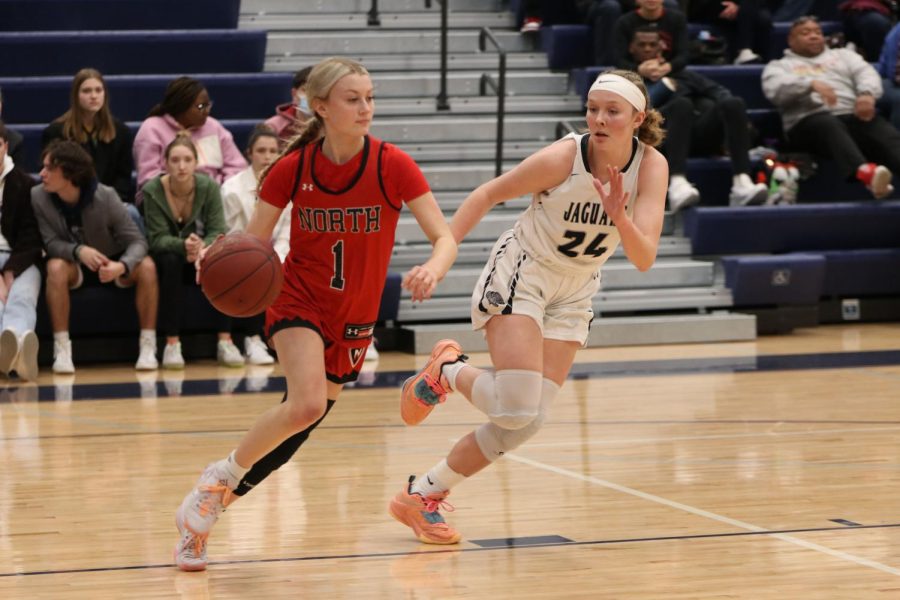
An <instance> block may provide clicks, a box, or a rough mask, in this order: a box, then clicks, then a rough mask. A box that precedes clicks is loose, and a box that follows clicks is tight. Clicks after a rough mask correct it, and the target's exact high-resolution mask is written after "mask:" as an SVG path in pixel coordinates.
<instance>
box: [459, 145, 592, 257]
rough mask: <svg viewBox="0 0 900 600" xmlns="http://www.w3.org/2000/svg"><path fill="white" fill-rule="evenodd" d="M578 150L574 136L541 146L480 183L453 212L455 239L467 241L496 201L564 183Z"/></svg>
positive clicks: (533, 192)
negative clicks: (507, 169) (510, 167)
mask: <svg viewBox="0 0 900 600" xmlns="http://www.w3.org/2000/svg"><path fill="white" fill-rule="evenodd" d="M575 150H576V149H575V141H574V140H572V139H564V140H560V141H558V142H556V143H554V144H551V145H549V146H547V147H546V148H542V149H541V150H538V151H537V152H535V153H534V154H532V155H531V156H529V157H528V158H526V159H525V160H523V161H522V162H520V163H519V164H518V165H516V166H515V167H514V168H513V169H512V170H510V171H507V172H506V173H503V174H502V175H500V176H499V177H495V178H494V179H491V180H490V181H488V182H487V183H483V184H481V185H480V186H478V187H477V188H476V189H475V191H473V192H472V193H471V194H469V195H468V196H467V197H466V199H465V200H463V203H462V204H461V205H460V207H459V208H458V209H457V210H456V214H455V215H453V220H452V221H451V222H450V231H452V232H453V237H454V239H455V240H456V241H457V242H461V241H463V239H465V237H466V236H467V235H468V234H469V232H470V231H472V229H473V228H474V227H475V226H476V225H477V224H478V223H479V221H481V219H482V218H483V217H484V215H486V214H487V212H488V211H489V210H490V209H491V208H492V207H493V206H494V205H495V204H500V203H501V202H506V201H507V200H512V199H513V198H518V197H520V196H524V195H526V194H537V193H539V192H543V191H544V190H548V189H551V188H554V187H556V186H558V185H559V184H561V183H562V182H563V181H565V180H566V178H567V177H569V175H570V169H571V167H572V162H573V161H574V160H575Z"/></svg>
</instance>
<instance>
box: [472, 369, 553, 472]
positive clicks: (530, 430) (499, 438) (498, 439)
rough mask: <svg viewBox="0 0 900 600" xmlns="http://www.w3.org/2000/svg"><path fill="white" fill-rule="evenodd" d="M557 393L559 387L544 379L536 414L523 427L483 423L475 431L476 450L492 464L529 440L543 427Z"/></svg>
mask: <svg viewBox="0 0 900 600" xmlns="http://www.w3.org/2000/svg"><path fill="white" fill-rule="evenodd" d="M558 391H559V386H558V385H556V383H554V382H553V381H550V380H549V379H546V378H544V380H543V382H542V385H541V404H540V408H539V410H538V414H537V416H536V417H535V418H534V419H532V420H531V422H530V423H528V425H526V426H525V427H522V428H520V429H504V428H502V427H499V426H497V425H496V424H495V423H485V424H484V425H482V426H481V427H479V428H478V429H476V430H475V441H476V442H478V448H479V449H480V450H481V453H482V454H484V457H485V458H487V459H488V460H489V461H491V462H493V461H495V460H497V459H498V458H500V457H501V456H503V455H504V454H506V453H507V452H512V451H513V450H515V449H516V448H518V447H519V446H521V445H522V444H524V443H525V442H526V441H528V440H529V439H531V437H532V436H534V434H536V433H537V432H538V431H539V430H540V428H541V427H542V426H543V424H544V421H545V420H546V418H547V412H548V411H549V410H550V405H551V403H552V402H553V398H554V397H556V393H557V392H558Z"/></svg>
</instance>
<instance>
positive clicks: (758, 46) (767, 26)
mask: <svg viewBox="0 0 900 600" xmlns="http://www.w3.org/2000/svg"><path fill="white" fill-rule="evenodd" d="M687 16H688V20H689V21H690V22H692V23H694V22H696V23H709V24H711V25H715V26H716V27H718V28H719V29H721V30H722V33H723V34H724V36H725V39H726V41H727V42H728V57H729V60H733V61H734V64H736V65H742V64H748V63H758V62H764V61H766V60H768V58H769V47H770V46H771V44H772V15H771V14H770V13H769V11H768V10H766V8H765V5H764V4H763V2H762V0H725V1H724V2H723V1H722V0H691V2H690V4H688V15H687Z"/></svg>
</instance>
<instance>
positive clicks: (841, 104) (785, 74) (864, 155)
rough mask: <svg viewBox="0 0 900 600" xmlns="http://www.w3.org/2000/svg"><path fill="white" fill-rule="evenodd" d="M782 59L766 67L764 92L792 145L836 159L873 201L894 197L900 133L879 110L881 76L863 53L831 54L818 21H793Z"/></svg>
mask: <svg viewBox="0 0 900 600" xmlns="http://www.w3.org/2000/svg"><path fill="white" fill-rule="evenodd" d="M788 46H789V49H788V50H785V51H784V58H781V59H779V60H773V61H772V62H770V63H769V64H767V65H766V67H765V69H763V74H762V85H763V92H764V93H765V95H766V97H767V98H768V99H769V100H770V101H771V102H772V104H774V105H775V106H776V107H777V108H778V110H779V112H780V113H781V120H782V122H783V124H784V131H785V133H786V136H787V139H788V141H789V142H790V143H791V146H792V147H793V148H794V149H796V150H800V151H806V152H810V153H813V154H818V155H824V156H828V157H831V158H834V160H835V161H836V162H837V165H838V169H839V170H840V172H842V173H844V174H846V176H847V179H848V180H851V181H852V180H854V179H856V180H858V181H860V182H861V183H863V184H864V185H865V186H866V188H867V189H868V190H869V191H870V192H871V193H872V195H873V196H874V197H875V198H883V197H884V196H887V195H888V194H890V193H891V191H892V190H893V186H891V178H892V177H893V173H896V172H898V169H900V133H898V131H897V129H895V128H894V127H893V126H892V125H891V124H890V123H888V122H887V121H886V120H885V119H884V118H883V117H881V116H879V115H877V114H876V112H875V101H876V100H877V99H878V98H879V97H881V93H882V89H881V78H880V77H879V76H878V72H877V71H876V70H875V69H874V68H873V67H872V66H871V65H870V64H869V63H867V62H866V61H865V60H864V59H863V58H862V57H861V56H860V55H859V54H857V53H856V52H855V51H853V50H848V49H846V48H837V49H831V48H828V47H827V46H826V45H825V36H823V35H822V28H821V27H819V23H818V22H817V21H816V19H815V17H801V18H800V19H797V20H796V21H794V23H793V24H792V25H791V29H790V32H789V33H788Z"/></svg>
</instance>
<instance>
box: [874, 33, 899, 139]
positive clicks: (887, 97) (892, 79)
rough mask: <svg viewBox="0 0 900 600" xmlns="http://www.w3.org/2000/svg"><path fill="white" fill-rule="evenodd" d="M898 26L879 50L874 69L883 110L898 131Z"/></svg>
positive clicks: (888, 35)
mask: <svg viewBox="0 0 900 600" xmlns="http://www.w3.org/2000/svg"><path fill="white" fill-rule="evenodd" d="M898 58H900V24H897V25H896V26H894V28H893V29H891V31H890V33H888V34H887V37H886V38H884V46H883V47H882V49H881V57H880V58H879V59H878V64H877V65H875V68H876V69H877V70H878V74H879V75H881V85H882V87H883V89H884V96H883V97H882V103H883V108H884V110H885V112H886V114H887V115H888V118H890V120H891V124H892V125H893V126H894V127H895V128H897V129H900V61H898V60H897V59H898Z"/></svg>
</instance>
